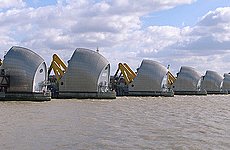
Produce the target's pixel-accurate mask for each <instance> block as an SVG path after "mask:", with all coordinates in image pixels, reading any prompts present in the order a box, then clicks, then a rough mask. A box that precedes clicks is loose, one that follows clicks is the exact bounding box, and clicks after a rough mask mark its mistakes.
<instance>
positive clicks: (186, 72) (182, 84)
mask: <svg viewBox="0 0 230 150" xmlns="http://www.w3.org/2000/svg"><path fill="white" fill-rule="evenodd" d="M200 79H201V74H199V73H198V72H197V71H196V70H195V69H194V68H192V67H188V66H182V67H181V69H180V72H179V73H178V74H177V79H176V81H175V82H174V83H173V90H174V91H197V90H198V86H199V85H198V83H199V81H200Z"/></svg>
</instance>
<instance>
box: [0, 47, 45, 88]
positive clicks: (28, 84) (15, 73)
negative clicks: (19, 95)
mask: <svg viewBox="0 0 230 150" xmlns="http://www.w3.org/2000/svg"><path fill="white" fill-rule="evenodd" d="M3 68H4V69H5V71H6V75H9V76H10V87H9V88H8V90H7V91H8V92H39V91H42V85H41V84H42V82H44V81H46V79H47V68H46V64H45V62H44V60H43V59H42V58H41V57H40V56H39V55H38V54H36V53H35V52H33V51H31V50H29V49H26V48H23V47H17V46H14V47H12V48H11V49H10V50H9V51H8V52H7V54H6V55H5V57H4V61H3Z"/></svg>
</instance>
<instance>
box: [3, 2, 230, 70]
mask: <svg viewBox="0 0 230 150" xmlns="http://www.w3.org/2000/svg"><path fill="white" fill-rule="evenodd" d="M7 2H8V1H7ZM192 2H194V0H176V1H171V0H164V1H162V0H146V1H137V0H132V1H131V0H117V1H111V0H105V1H99V2H96V1H93V0H88V1H86V0H58V2H57V5H53V6H46V7H39V8H28V7H26V5H23V4H24V3H23V1H15V4H17V6H24V7H18V8H11V7H16V5H15V6H13V5H11V6H7V7H6V5H5V6H4V8H9V9H7V10H6V11H5V12H1V13H0V35H1V37H0V42H1V44H2V46H1V49H0V50H1V53H3V52H4V50H7V49H9V48H10V47H11V46H13V45H20V46H25V47H28V48H30V49H33V50H35V51H36V52H38V53H39V54H41V55H42V56H43V57H44V58H45V59H46V61H47V63H48V64H49V62H50V59H51V57H52V54H53V53H55V52H56V53H58V54H59V55H60V56H61V57H62V58H63V59H65V60H68V59H69V58H70V57H71V55H72V52H73V51H74V50H75V49H76V48H77V47H86V48H91V49H96V47H97V46H99V49H100V52H101V53H102V54H103V55H104V56H105V57H106V58H107V59H108V60H109V61H110V62H111V64H112V67H113V70H112V72H113V71H114V70H115V69H116V66H117V64H118V62H127V63H128V64H129V65H130V66H131V67H132V68H133V69H135V68H136V67H138V65H139V64H140V63H141V60H142V59H143V58H149V59H154V60H157V61H160V62H162V63H163V64H164V65H167V64H171V66H172V67H174V68H173V70H175V71H176V70H178V69H179V68H180V66H181V65H190V66H193V67H197V68H198V69H200V70H204V68H209V66H215V69H218V70H217V71H222V72H223V70H224V69H226V67H225V68H223V67H221V66H220V65H222V64H224V62H223V61H225V62H227V63H229V61H228V60H226V56H227V55H228V52H229V50H230V49H229V46H230V42H229V41H230V19H229V18H230V13H229V11H230V8H229V7H226V8H218V9H216V10H214V11H210V12H208V13H207V14H206V15H204V16H203V17H202V18H201V19H200V20H199V21H198V23H197V24H196V25H195V26H194V27H183V28H178V27H172V26H149V27H146V28H143V26H142V22H141V19H140V17H143V16H144V15H148V14H149V13H151V12H154V11H159V10H164V9H169V8H172V7H176V6H178V5H182V4H190V3H192ZM9 4H10V3H9ZM0 9H1V4H0ZM211 50H212V51H211ZM211 52H212V53H211ZM220 53H221V54H220ZM211 54H213V55H215V58H212V56H210V55H211ZM210 58H212V59H210ZM224 58H225V59H224ZM222 59H223V60H222ZM215 62H217V63H218V64H216V63H215ZM225 66H226V65H225Z"/></svg>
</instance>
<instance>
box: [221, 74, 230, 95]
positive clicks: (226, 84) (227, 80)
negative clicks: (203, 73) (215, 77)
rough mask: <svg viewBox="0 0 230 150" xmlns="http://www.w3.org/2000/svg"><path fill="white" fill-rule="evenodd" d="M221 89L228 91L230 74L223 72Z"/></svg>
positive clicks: (229, 89)
mask: <svg viewBox="0 0 230 150" xmlns="http://www.w3.org/2000/svg"><path fill="white" fill-rule="evenodd" d="M222 88H223V90H228V91H230V74H227V73H225V74H224V80H223V87H222Z"/></svg>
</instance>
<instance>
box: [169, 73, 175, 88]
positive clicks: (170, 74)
mask: <svg viewBox="0 0 230 150" xmlns="http://www.w3.org/2000/svg"><path fill="white" fill-rule="evenodd" d="M167 75H168V84H169V85H172V84H173V83H174V82H175V81H176V78H175V77H174V75H173V74H172V73H171V72H170V71H168V73H167Z"/></svg>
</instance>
